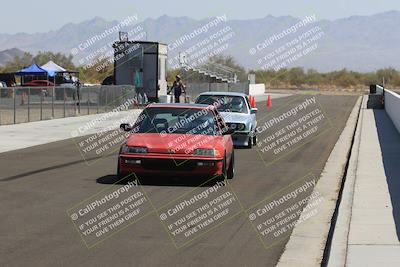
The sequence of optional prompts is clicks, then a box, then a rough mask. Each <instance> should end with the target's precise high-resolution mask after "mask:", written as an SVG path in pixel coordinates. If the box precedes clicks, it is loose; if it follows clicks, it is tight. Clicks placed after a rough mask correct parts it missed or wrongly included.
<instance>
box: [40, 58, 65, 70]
mask: <svg viewBox="0 0 400 267" xmlns="http://www.w3.org/2000/svg"><path fill="white" fill-rule="evenodd" d="M41 68H42V69H44V70H45V71H47V72H48V73H65V72H68V71H67V70H66V69H64V68H63V67H61V66H59V65H57V64H56V63H54V62H53V61H52V60H50V61H49V62H47V63H46V64H44V65H43V66H41Z"/></svg>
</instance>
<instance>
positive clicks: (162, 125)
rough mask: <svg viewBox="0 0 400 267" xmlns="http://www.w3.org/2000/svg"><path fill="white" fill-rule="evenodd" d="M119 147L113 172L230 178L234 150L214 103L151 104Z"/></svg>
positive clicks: (122, 125) (125, 127)
mask: <svg viewBox="0 0 400 267" xmlns="http://www.w3.org/2000/svg"><path fill="white" fill-rule="evenodd" d="M121 128H122V129H123V130H125V131H129V132H130V135H129V136H128V138H127V141H126V142H125V143H124V144H123V145H122V146H121V149H120V153H119V159H118V176H119V177H120V178H124V177H126V176H127V175H129V174H130V173H135V174H138V175H139V177H140V176H141V175H173V176H186V177H192V176H200V177H218V178H220V179H225V177H226V178H228V179H232V178H233V176H234V149H233V142H232V137H231V134H232V133H233V132H232V130H231V129H230V128H228V127H227V126H226V124H225V122H224V120H223V119H222V117H221V116H220V115H219V113H218V111H217V109H216V108H215V107H213V106H207V105H199V104H150V105H149V106H147V107H146V108H145V109H144V110H143V112H142V114H141V115H140V116H139V118H138V119H137V121H136V123H135V124H134V125H133V126H130V125H129V124H121Z"/></svg>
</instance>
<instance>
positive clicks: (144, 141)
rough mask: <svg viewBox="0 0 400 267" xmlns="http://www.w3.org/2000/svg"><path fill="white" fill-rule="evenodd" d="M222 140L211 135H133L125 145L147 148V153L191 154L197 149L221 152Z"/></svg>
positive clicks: (220, 137) (222, 148)
mask: <svg viewBox="0 0 400 267" xmlns="http://www.w3.org/2000/svg"><path fill="white" fill-rule="evenodd" d="M222 140H223V137H222V136H211V135H192V134H165V135H161V134H158V133H140V134H138V133H135V134H132V135H130V136H129V137H128V140H127V142H126V144H127V145H128V146H138V147H147V149H148V152H149V153H168V154H170V153H174V154H192V153H193V150H194V149H197V148H204V149H213V148H214V149H217V150H220V151H221V150H222V151H223V150H224V147H223V142H222ZM222 151H221V152H222Z"/></svg>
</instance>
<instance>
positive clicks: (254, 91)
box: [249, 83, 265, 95]
mask: <svg viewBox="0 0 400 267" xmlns="http://www.w3.org/2000/svg"><path fill="white" fill-rule="evenodd" d="M264 93H265V84H263V83H259V84H250V87H249V95H263V94H264Z"/></svg>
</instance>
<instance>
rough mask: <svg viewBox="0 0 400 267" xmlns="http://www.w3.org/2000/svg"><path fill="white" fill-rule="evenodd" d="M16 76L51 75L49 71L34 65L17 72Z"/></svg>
mask: <svg viewBox="0 0 400 267" xmlns="http://www.w3.org/2000/svg"><path fill="white" fill-rule="evenodd" d="M15 75H18V76H27V75H38V76H39V75H49V73H48V72H47V71H45V70H44V69H42V68H41V67H39V66H38V65H36V64H32V65H31V66H29V67H27V68H25V69H22V70H20V71H17V72H16V73H15ZM49 76H50V75H49Z"/></svg>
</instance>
